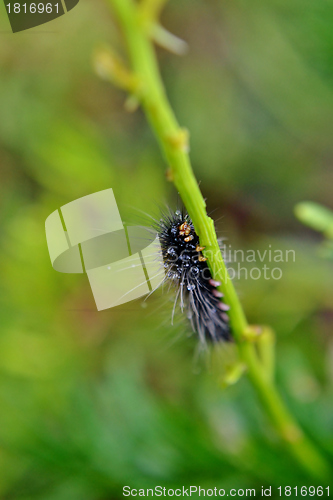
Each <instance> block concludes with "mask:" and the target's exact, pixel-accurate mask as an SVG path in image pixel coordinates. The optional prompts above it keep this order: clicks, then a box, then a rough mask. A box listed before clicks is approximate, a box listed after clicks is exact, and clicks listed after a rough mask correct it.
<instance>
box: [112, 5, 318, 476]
mask: <svg viewBox="0 0 333 500" xmlns="http://www.w3.org/2000/svg"><path fill="white" fill-rule="evenodd" d="M108 1H109V3H110V4H111V6H112V7H113V11H114V13H115V15H116V18H117V20H118V22H119V25H120V27H121V31H122V33H123V35H124V37H125V41H126V44H127V47H128V52H129V56H130V61H131V65H132V70H133V72H134V74H135V76H136V77H138V79H139V81H140V85H139V90H138V91H137V93H136V97H137V98H138V99H139V101H140V102H141V105H142V107H143V109H144V111H145V113H146V116H147V119H148V121H149V123H150V125H151V128H152V130H153V132H154V133H155V136H156V138H157V140H158V142H159V144H160V146H161V149H162V150H163V152H164V155H165V158H166V160H167V162H168V165H169V170H168V178H169V179H170V180H172V181H173V183H174V184H175V186H176V188H177V190H178V192H179V194H180V196H181V198H182V200H183V203H184V205H185V207H186V209H187V211H188V213H189V215H190V217H191V219H192V221H193V224H194V227H195V230H196V232H197V234H198V235H199V238H200V244H201V245H202V246H204V247H205V251H204V253H205V256H206V257H207V258H208V263H209V266H210V269H211V271H212V276H213V277H214V278H215V279H216V280H218V281H220V282H221V287H220V289H221V291H222V292H223V294H224V300H225V302H226V303H227V304H228V305H229V306H230V311H229V317H230V323H231V327H232V331H233V335H234V338H235V340H236V342H237V345H238V348H239V352H240V356H241V358H242V360H243V361H244V363H245V364H246V366H247V370H248V375H249V378H250V380H251V382H252V384H253V386H254V388H255V389H256V392H257V394H258V396H259V398H260V400H261V402H262V404H263V406H264V408H265V409H266V411H267V413H268V414H269V415H270V417H271V419H272V421H273V423H274V424H275V427H276V429H277V431H278V433H279V435H280V437H281V438H282V439H283V441H284V442H285V443H286V444H287V446H288V448H289V449H290V451H291V453H292V454H293V455H294V457H295V458H296V459H297V460H298V462H299V463H300V464H301V465H302V466H303V467H304V468H305V469H306V470H307V471H308V472H309V473H311V474H312V475H313V476H315V477H324V476H326V475H327V474H328V467H327V464H326V462H325V461H324V459H323V458H322V457H321V456H320V454H319V452H317V450H316V448H315V447H314V446H313V445H312V443H310V441H308V440H307V438H306V437H305V436H304V434H303V432H302V431H301V429H300V428H299V427H298V425H297V424H296V422H295V421H294V419H293V417H292V416H291V414H290V413H289V411H288V410H287V409H286V408H285V406H284V404H283V402H282V400H281V398H280V396H279V395H278V393H277V391H276V388H275V386H274V384H273V381H272V379H271V378H270V377H267V376H266V374H265V369H264V365H263V364H261V361H260V359H259V357H258V354H257V351H256V347H255V344H254V343H253V342H251V341H249V340H247V337H246V331H247V330H248V328H249V327H248V324H247V320H246V317H245V314H244V312H243V308H242V306H241V304H240V301H239V299H238V296H237V294H236V292H235V289H234V286H233V283H232V281H231V280H230V278H229V276H228V273H227V269H226V266H225V264H224V261H223V258H222V255H221V251H220V248H219V244H218V241H217V237H216V232H215V228H214V223H213V221H212V219H211V218H210V217H208V216H207V213H206V204H205V201H204V199H203V196H202V194H201V192H200V189H199V186H198V183H197V181H196V178H195V176H194V173H193V170H192V167H191V163H190V159H189V154H188V134H187V131H186V130H184V129H182V128H181V127H180V126H179V124H178V122H177V120H176V118H175V115H174V113H173V111H172V108H171V106H170V104H169V102H168V99H167V97H166V94H165V90H164V86H163V83H162V79H161V76H160V72H159V68H158V63H157V59H156V55H155V50H154V47H153V44H152V42H151V40H150V39H149V36H148V30H147V29H146V28H147V20H146V19H143V17H142V16H143V12H144V11H147V3H145V6H146V8H145V9H142V10H141V9H140V4H138V3H136V2H134V1H133V0H108Z"/></svg>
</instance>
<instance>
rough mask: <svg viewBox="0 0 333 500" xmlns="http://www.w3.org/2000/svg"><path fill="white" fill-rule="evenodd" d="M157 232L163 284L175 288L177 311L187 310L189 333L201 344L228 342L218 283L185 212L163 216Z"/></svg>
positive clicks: (229, 337)
mask: <svg viewBox="0 0 333 500" xmlns="http://www.w3.org/2000/svg"><path fill="white" fill-rule="evenodd" d="M155 229H157V231H158V235H159V239H160V243H161V249H162V257H163V262H164V267H165V273H166V275H165V281H169V282H171V283H172V284H174V285H175V287H176V288H177V292H176V298H175V304H174V311H175V307H176V304H177V302H178V300H180V307H181V310H182V311H184V310H185V309H186V310H187V316H188V318H189V320H190V322H191V325H192V329H193V331H194V332H196V333H197V335H198V336H199V339H200V341H201V343H203V344H206V343H207V342H214V343H216V342H220V341H230V340H231V332H230V326H229V317H228V314H227V311H228V310H229V306H227V305H226V304H225V303H224V302H223V295H222V293H221V292H219V291H218V290H217V286H219V285H220V283H219V282H217V281H215V280H214V279H213V278H212V275H211V271H210V269H209V267H208V264H207V259H206V258H205V257H204V256H203V254H202V250H203V249H204V248H203V247H201V246H200V243H199V237H198V235H197V234H196V232H195V229H194V226H193V223H192V221H191V219H190V217H189V215H188V214H187V213H186V212H185V211H180V210H177V211H176V212H171V211H170V212H169V213H166V214H163V216H162V218H161V219H160V221H159V222H158V223H157V227H156V228H155Z"/></svg>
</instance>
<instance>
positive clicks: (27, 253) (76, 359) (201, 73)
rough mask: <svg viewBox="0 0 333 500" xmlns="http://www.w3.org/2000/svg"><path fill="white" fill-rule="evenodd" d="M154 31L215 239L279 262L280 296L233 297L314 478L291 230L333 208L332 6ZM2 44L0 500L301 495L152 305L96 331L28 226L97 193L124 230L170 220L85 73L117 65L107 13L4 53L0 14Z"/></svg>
mask: <svg viewBox="0 0 333 500" xmlns="http://www.w3.org/2000/svg"><path fill="white" fill-rule="evenodd" d="M162 20H163V23H164V25H165V26H166V27H167V28H168V29H170V30H171V31H172V32H174V33H175V34H177V35H179V36H180V37H182V38H183V39H185V40H186V41H187V42H188V44H189V47H190V50H189V52H188V54H187V55H186V56H184V57H176V56H174V55H171V54H169V53H167V52H165V51H163V50H158V56H159V60H160V64H161V69H162V74H163V78H164V81H165V85H166V88H167V92H168V95H169V97H170V101H171V103H172V106H173V107H174V109H175V111H176V114H177V116H178V118H179V121H180V123H181V125H183V126H186V127H187V128H188V129H189V131H190V134H191V158H192V161H193V166H194V170H195V173H196V176H197V178H198V179H199V180H200V181H201V184H200V186H201V189H202V192H203V193H204V196H205V197H206V198H207V205H208V210H209V211H212V216H213V217H214V218H215V219H220V220H219V221H218V222H217V227H218V230H219V235H220V236H223V237H226V238H227V239H228V240H227V243H228V244H232V246H233V247H234V248H242V249H244V250H246V249H249V248H251V249H254V250H258V249H259V250H260V251H262V250H265V249H267V248H268V246H269V245H272V248H273V249H282V250H283V249H294V250H295V252H296V262H295V263H290V262H289V263H285V264H282V265H281V267H282V270H283V277H282V279H281V280H276V281H274V280H265V279H263V278H262V279H259V280H244V279H240V280H238V281H237V282H236V287H237V290H238V291H239V294H240V296H241V299H242V302H243V304H244V307H245V310H246V313H247V315H248V318H249V321H250V322H252V323H255V324H270V325H271V326H272V327H273V328H274V329H275V331H276V334H277V357H278V362H277V363H278V366H277V378H278V384H279V388H280V390H281V392H282V393H283V396H284V398H285V399H286V401H287V402H288V404H289V407H290V408H291V409H292V410H293V412H294V413H295V415H296V416H297V418H298V419H299V421H300V423H301V425H302V426H303V428H304V429H305V430H306V431H307V432H308V434H309V435H310V436H311V438H312V439H313V441H314V442H316V443H317V445H318V447H320V448H321V451H322V453H323V454H325V455H326V456H327V458H328V459H329V460H331V462H333V434H332V429H333V412H332V396H333V390H332V386H333V384H332V382H333V368H332V366H333V338H332V330H333V328H332V325H333V310H332V303H333V280H332V261H330V260H329V259H324V258H322V256H321V255H320V252H318V245H319V243H320V241H321V240H322V236H321V235H320V234H318V233H316V232H315V231H313V230H311V229H309V228H306V227H305V226H303V225H302V224H301V223H300V222H299V221H298V220H297V219H296V218H295V216H294V212H293V210H294V206H295V205H296V204H297V203H299V202H301V201H303V200H312V201H315V202H318V203H321V204H323V205H326V206H327V207H331V208H332V206H333V199H332V182H333V170H332V162H333V141H332V136H333V65H332V60H333V30H332V23H333V4H332V3H331V2H328V1H327V0H317V1H316V2H313V1H308V0H303V1H300V0H289V1H288V2H285V1H282V0H272V1H271V2H269V3H267V2H264V1H263V0H253V1H252V2H245V1H243V0H234V1H232V2H218V1H216V0H206V1H204V0H178V1H175V0H173V1H170V2H169V4H168V6H167V8H166V10H165V12H164V14H163V18H162ZM0 38H1V43H0V64H1V72H0V75H1V76H0V110H1V111H0V172H1V182H0V207H1V210H0V218H1V233H0V240H1V258H0V276H1V284H0V286H1V311H0V314H1V334H0V498H2V499H5V500H9V499H13V500H28V499H36V500H37V499H40V500H106V499H113V498H114V499H117V498H122V487H123V486H124V485H130V486H131V487H132V488H140V487H142V488H144V487H154V486H155V485H159V484H160V485H164V486H168V487H171V488H172V487H180V486H182V485H185V486H188V485H191V484H196V485H200V486H202V487H206V488H210V487H214V486H217V487H218V488H225V489H226V490H227V489H228V488H250V487H254V488H258V489H259V488H261V486H262V485H264V486H265V487H267V486H270V485H271V486H273V487H274V488H276V487H277V486H280V485H288V484H289V485H291V486H295V485H303V484H304V485H308V486H309V485H310V484H312V483H313V481H312V480H311V479H310V478H309V477H307V476H306V475H305V474H304V473H303V471H302V470H300V468H299V467H298V465H297V464H295V463H294V461H293V460H292V459H291V458H289V457H288V456H287V454H286V452H285V450H284V449H283V448H282V447H281V445H280V443H279V442H278V440H277V438H276V435H275V433H274V431H273V430H272V428H271V426H270V424H269V422H268V421H267V418H266V416H265V415H264V414H263V413H262V410H261V408H260V406H259V404H258V402H257V399H256V397H255V394H254V392H253V389H252V387H251V386H250V384H249V383H248V381H247V380H246V378H243V379H242V380H241V381H240V382H239V383H238V384H236V385H234V386H232V387H229V388H227V389H224V390H221V388H220V387H219V386H218V385H217V383H216V380H215V377H214V375H213V372H212V370H211V369H210V365H209V363H208V365H206V364H205V363H204V362H203V360H202V358H200V357H199V360H197V358H196V355H195V353H196V340H195V339H194V338H193V337H191V338H188V336H187V333H189V332H190V330H189V327H188V326H187V324H186V322H184V321H182V320H181V319H178V320H177V322H176V323H177V324H176V326H175V327H172V326H171V324H170V317H171V310H172V302H170V300H169V297H168V296H167V295H165V294H164V295H161V294H160V293H158V292H157V293H156V294H155V295H156V296H155V297H154V296H152V297H151V298H150V299H149V300H148V301H147V302H145V303H144V305H145V306H146V307H143V301H142V300H137V301H135V302H131V303H128V304H125V305H123V306H121V307H118V308H114V309H110V310H106V311H102V312H97V311H96V310H95V306H94V302H93V298H92V294H91V291H90V288H89V285H88V280H87V279H86V277H85V276H83V275H65V274H59V273H57V272H55V271H54V270H53V269H52V267H51V263H50V259H49V256H48V251H47V246H46V240H45V232H44V223H45V219H46V218H47V216H48V215H49V214H50V213H51V212H53V211H54V210H55V209H57V208H58V207H60V206H61V205H63V204H65V203H68V202H70V201H72V200H74V199H76V198H79V197H81V196H85V195H87V194H90V193H93V192H96V191H99V190H102V189H106V188H109V187H112V188H113V190H114V193H115V196H116V199H117V202H118V206H119V208H120V212H121V214H122V217H123V219H124V220H127V219H129V218H131V217H132V218H133V217H134V218H135V217H136V220H140V215H141V212H139V210H142V211H144V212H146V213H148V214H151V215H153V216H155V215H157V214H158V209H157V205H158V204H160V205H162V206H163V205H164V204H165V203H168V204H169V205H170V206H172V207H173V206H176V205H177V195H176V193H175V191H174V188H173V187H172V185H171V184H170V183H168V182H167V181H166V178H165V164H164V160H163V158H162V157H161V154H160V152H159V150H158V148H157V146H156V144H155V140H154V138H153V135H152V133H151V131H150V129H149V128H148V126H147V124H146V121H145V118H144V116H143V114H142V112H141V111H137V112H135V113H127V112H126V111H125V110H124V106H123V105H124V101H125V97H126V96H125V94H124V93H122V92H121V91H119V90H118V89H115V88H113V87H112V86H111V85H109V84H108V83H106V82H104V81H101V80H99V78H98V77H97V76H96V75H95V73H94V70H93V64H92V57H93V53H94V51H95V49H96V47H98V46H99V45H100V44H104V43H109V44H110V45H112V46H113V47H114V48H116V49H117V50H119V51H120V52H122V51H123V46H122V41H121V37H120V36H119V33H118V32H117V29H116V27H115V25H114V22H113V20H112V15H111V13H110V10H109V6H108V5H107V1H102V0H81V2H80V3H79V5H78V6H77V7H75V9H73V10H72V11H71V12H70V13H68V14H67V15H66V16H64V17H63V18H59V19H57V20H55V21H53V22H52V23H49V24H47V25H43V26H40V27H37V28H34V29H31V30H29V31H26V32H22V33H18V34H15V35H13V34H12V33H11V32H10V26H9V22H8V19H7V18H6V12H5V7H4V5H2V4H1V5H0ZM133 207H134V208H133ZM141 223H142V222H141ZM261 265H262V264H261ZM267 265H269V263H267ZM324 486H327V485H324Z"/></svg>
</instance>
